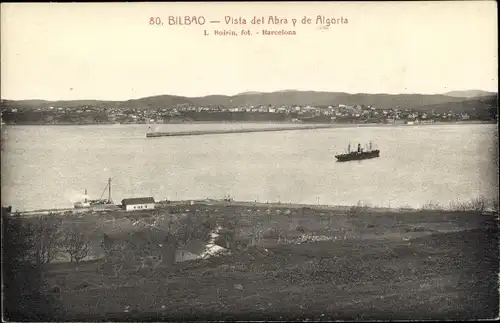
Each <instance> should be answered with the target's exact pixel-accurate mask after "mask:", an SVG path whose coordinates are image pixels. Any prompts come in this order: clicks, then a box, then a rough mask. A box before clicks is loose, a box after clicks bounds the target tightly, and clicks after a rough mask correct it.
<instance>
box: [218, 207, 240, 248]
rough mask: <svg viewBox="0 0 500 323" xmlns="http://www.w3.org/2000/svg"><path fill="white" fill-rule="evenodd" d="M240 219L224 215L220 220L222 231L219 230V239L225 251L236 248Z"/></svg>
mask: <svg viewBox="0 0 500 323" xmlns="http://www.w3.org/2000/svg"><path fill="white" fill-rule="evenodd" d="M239 228H240V218H239V217H238V216H236V215H232V214H224V217H223V218H222V229H221V230H219V239H220V240H221V242H222V243H223V244H224V245H225V247H226V248H227V249H232V250H234V249H236V248H237V238H238V231H239Z"/></svg>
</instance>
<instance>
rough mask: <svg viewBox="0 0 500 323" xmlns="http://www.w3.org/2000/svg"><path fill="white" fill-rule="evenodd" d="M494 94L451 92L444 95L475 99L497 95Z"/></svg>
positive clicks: (481, 91) (470, 91) (475, 91)
mask: <svg viewBox="0 0 500 323" xmlns="http://www.w3.org/2000/svg"><path fill="white" fill-rule="evenodd" d="M495 94H496V93H494V92H487V91H483V90H467V91H450V92H446V93H444V95H446V96H451V97H456V98H474V97H481V96H490V95H495Z"/></svg>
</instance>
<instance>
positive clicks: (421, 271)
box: [45, 205, 499, 321]
mask: <svg viewBox="0 0 500 323" xmlns="http://www.w3.org/2000/svg"><path fill="white" fill-rule="evenodd" d="M183 213H184V214H185V213H190V214H193V215H196V216H200V217H203V216H208V215H210V216H213V217H215V218H216V219H217V222H218V223H219V224H220V225H221V226H224V225H225V224H227V223H228V222H229V221H233V223H237V226H238V230H237V232H238V239H239V240H240V241H245V243H244V246H245V247H242V248H238V249H235V250H233V252H232V253H231V254H229V255H224V256H218V257H213V258H209V259H204V260H195V261H188V262H182V263H177V264H175V265H174V266H173V267H169V268H166V267H162V266H159V267H156V268H154V269H153V268H144V269H140V270H127V271H122V272H121V273H120V275H119V276H114V275H107V274H104V273H102V272H99V270H98V267H99V264H100V262H101V260H93V261H86V262H81V263H80V264H78V265H76V264H69V263H53V264H49V265H47V267H46V274H45V278H46V281H47V286H46V289H47V290H50V291H51V295H52V296H54V297H55V298H56V299H57V311H56V313H58V316H57V317H54V319H55V320H78V321H103V320H106V321H110V320H119V321H163V320H198V319H199V320H214V319H218V320H231V319H232V320H236V319H245V320H270V319H280V318H281V319H282V320H286V319H288V320H305V319H309V320H332V319H335V320H338V319H344V320H352V319H364V320H368V319H386V320H389V319H391V320H395V319H473V318H493V317H496V316H497V315H498V301H499V299H498V237H497V222H496V216H495V215H491V214H490V215H484V214H479V213H477V212H473V211H468V212H457V211H455V212H445V211H431V210H425V211H410V210H406V211H392V212H385V211H384V212H381V211H377V210H375V209H369V208H363V207H352V208H347V209H345V210H340V209H337V210H335V209H324V208H323V209H321V208H318V209H315V208H314V207H310V208H304V207H302V208H291V207H287V206H286V205H283V206H280V207H278V206H272V207H271V206H268V207H263V206H259V207H256V206H254V207H252V206H213V205H212V206H207V205H189V206H187V205H184V206H169V207H167V206H165V207H164V208H163V209H158V210H155V211H154V213H149V212H142V213H139V212H137V213H133V212H129V213H126V215H125V213H120V214H107V215H100V214H92V215H81V216H80V217H79V221H81V223H82V224H86V225H87V227H88V228H94V229H92V230H94V232H96V233H95V239H96V241H95V243H94V246H97V245H98V240H99V238H98V237H99V236H100V235H101V234H102V233H103V232H109V231H110V230H130V229H131V228H132V227H133V225H132V224H133V223H134V222H137V221H138V220H140V219H141V221H145V222H147V221H149V220H150V218H151V217H153V216H154V217H155V218H156V219H157V220H158V219H162V218H168V217H173V216H181V215H182V214H183ZM113 218H114V220H112V219H113ZM95 224H100V225H98V226H97V229H96V226H95ZM157 225H158V226H160V227H161V221H160V223H158V222H157ZM256 228H257V229H258V230H257V229H256ZM256 232H258V234H257V236H258V238H255V235H256ZM307 240H323V241H307ZM95 254H96V256H97V254H98V252H96V253H95Z"/></svg>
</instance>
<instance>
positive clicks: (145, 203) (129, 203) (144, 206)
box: [122, 197, 155, 211]
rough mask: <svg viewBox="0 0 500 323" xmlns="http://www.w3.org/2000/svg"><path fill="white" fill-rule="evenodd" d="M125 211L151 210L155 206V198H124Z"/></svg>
mask: <svg viewBox="0 0 500 323" xmlns="http://www.w3.org/2000/svg"><path fill="white" fill-rule="evenodd" d="M122 207H123V209H124V210H125V211H136V210H149V209H154V208H155V200H154V198H152V197H136V198H128V199H123V200H122Z"/></svg>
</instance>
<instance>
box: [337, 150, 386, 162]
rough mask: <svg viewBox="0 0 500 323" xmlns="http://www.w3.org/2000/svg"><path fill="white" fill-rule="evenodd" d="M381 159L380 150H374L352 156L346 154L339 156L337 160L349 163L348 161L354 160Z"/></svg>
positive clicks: (351, 154) (352, 154)
mask: <svg viewBox="0 0 500 323" xmlns="http://www.w3.org/2000/svg"><path fill="white" fill-rule="evenodd" d="M377 157H380V151H379V150H373V151H369V152H362V153H350V154H344V155H337V156H335V158H337V161H338V162H347V161H353V160H363V159H371V158H377Z"/></svg>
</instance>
